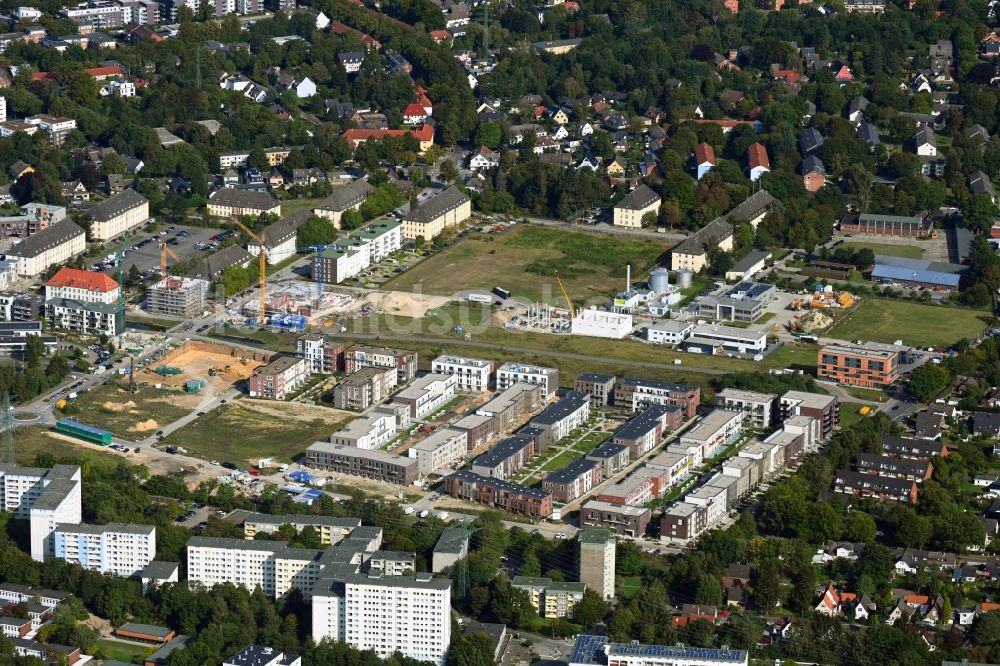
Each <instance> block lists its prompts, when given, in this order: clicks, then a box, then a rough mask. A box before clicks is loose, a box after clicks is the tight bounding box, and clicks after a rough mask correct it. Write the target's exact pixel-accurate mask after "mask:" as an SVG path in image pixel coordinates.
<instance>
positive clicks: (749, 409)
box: [715, 388, 778, 428]
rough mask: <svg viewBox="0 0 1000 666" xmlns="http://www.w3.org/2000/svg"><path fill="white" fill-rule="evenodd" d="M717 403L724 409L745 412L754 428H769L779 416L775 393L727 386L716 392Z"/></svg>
mask: <svg viewBox="0 0 1000 666" xmlns="http://www.w3.org/2000/svg"><path fill="white" fill-rule="evenodd" d="M715 404H716V405H717V406H718V407H721V408H722V409H729V410H732V411H734V412H743V416H744V420H745V421H746V424H747V425H748V426H751V427H753V428H769V427H770V426H771V424H772V423H773V422H774V420H775V417H776V416H777V409H776V407H777V404H778V396H777V394H774V393H760V392H758V391H742V390H740V389H734V388H727V389H723V390H721V391H719V392H718V393H716V394H715Z"/></svg>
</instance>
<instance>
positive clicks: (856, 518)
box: [844, 511, 876, 543]
mask: <svg viewBox="0 0 1000 666" xmlns="http://www.w3.org/2000/svg"><path fill="white" fill-rule="evenodd" d="M875 532H876V527H875V521H874V520H873V519H872V517H871V516H869V515H868V514H867V513H865V512H863V511H853V512H851V515H850V517H848V519H847V522H846V524H845V525H844V538H845V539H847V540H848V541H860V542H861V543H871V542H872V541H874V540H875Z"/></svg>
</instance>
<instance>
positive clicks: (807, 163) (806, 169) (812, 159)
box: [801, 155, 826, 176]
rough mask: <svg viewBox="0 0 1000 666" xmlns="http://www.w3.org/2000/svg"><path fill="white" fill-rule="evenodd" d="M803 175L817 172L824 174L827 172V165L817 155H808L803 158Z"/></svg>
mask: <svg viewBox="0 0 1000 666" xmlns="http://www.w3.org/2000/svg"><path fill="white" fill-rule="evenodd" d="M801 168H802V175H803V176H805V175H807V174H810V173H813V172H814V171H815V172H819V173H822V174H825V173H826V166H825V165H824V164H823V160H821V159H820V158H818V157H816V156H815V155H808V156H806V158H805V159H804V160H802V167H801Z"/></svg>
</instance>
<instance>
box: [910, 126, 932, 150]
mask: <svg viewBox="0 0 1000 666" xmlns="http://www.w3.org/2000/svg"><path fill="white" fill-rule="evenodd" d="M913 140H914V143H915V144H916V145H917V146H923V145H928V144H929V145H931V146H937V137H936V136H935V135H934V130H933V129H932V128H930V127H929V126H927V125H924V126H922V127H918V128H917V133H916V135H915V136H914V139H913Z"/></svg>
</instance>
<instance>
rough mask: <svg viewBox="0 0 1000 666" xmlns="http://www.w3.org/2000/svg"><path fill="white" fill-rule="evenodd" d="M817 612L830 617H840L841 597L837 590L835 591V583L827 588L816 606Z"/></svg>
mask: <svg viewBox="0 0 1000 666" xmlns="http://www.w3.org/2000/svg"><path fill="white" fill-rule="evenodd" d="M816 612H817V613H820V614H821V615H826V616H828V617H833V616H835V615H840V595H839V594H837V590H836V589H834V587H833V583H830V584H829V585H827V586H826V591H825V592H823V597H822V598H821V599H820V600H819V603H818V604H816Z"/></svg>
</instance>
